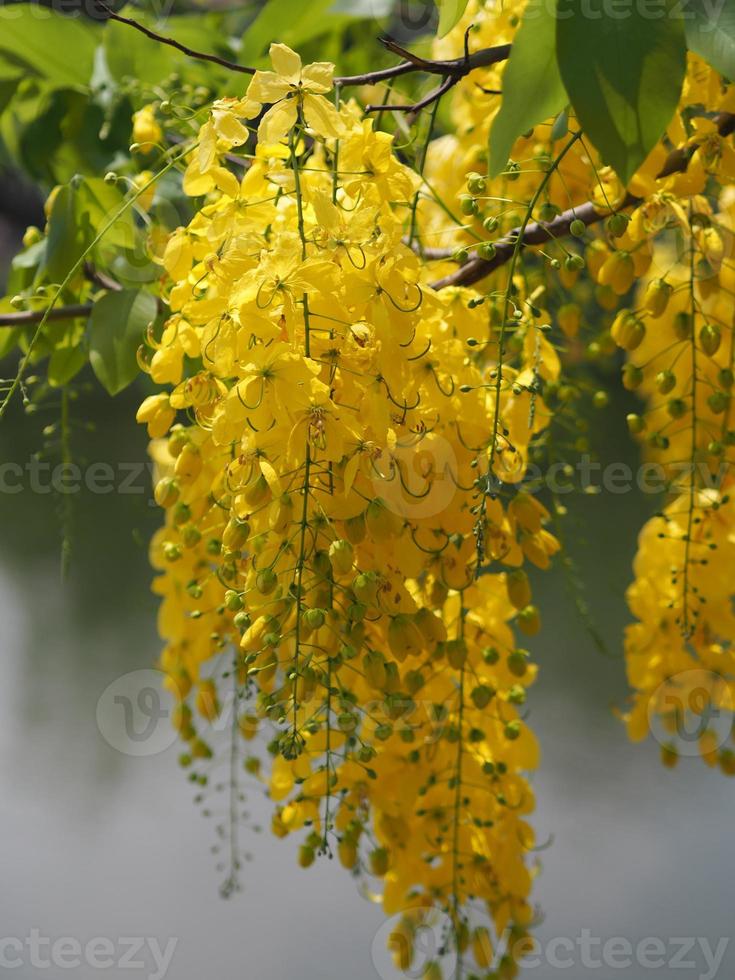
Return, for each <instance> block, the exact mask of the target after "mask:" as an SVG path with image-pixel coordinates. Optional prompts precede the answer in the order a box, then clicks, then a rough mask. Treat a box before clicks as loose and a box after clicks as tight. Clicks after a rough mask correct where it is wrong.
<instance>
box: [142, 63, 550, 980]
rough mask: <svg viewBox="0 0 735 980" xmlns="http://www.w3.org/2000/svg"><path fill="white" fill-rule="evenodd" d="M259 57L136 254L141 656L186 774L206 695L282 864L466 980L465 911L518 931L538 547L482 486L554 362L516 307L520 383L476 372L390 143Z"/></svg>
mask: <svg viewBox="0 0 735 980" xmlns="http://www.w3.org/2000/svg"><path fill="white" fill-rule="evenodd" d="M271 58H272V62H273V68H274V71H273V72H258V73H257V74H256V75H255V76H254V78H253V80H252V82H251V84H250V87H249V89H248V92H247V96H246V98H245V99H243V100H221V101H220V102H218V103H217V104H216V105H215V106H214V109H213V111H212V114H211V117H210V119H209V120H208V121H207V122H206V123H205V124H204V126H203V128H202V131H201V135H200V140H199V145H198V148H197V150H196V151H195V152H194V153H193V155H192V159H191V161H190V163H189V166H188V169H187V173H186V186H187V188H188V190H189V192H190V193H192V194H196V195H200V194H205V195H206V197H205V203H204V205H203V206H202V208H201V210H199V211H198V212H197V214H196V215H195V217H194V219H193V220H192V222H191V223H190V224H189V226H188V227H186V228H181V229H178V230H177V231H176V232H175V233H174V234H173V235H172V236H171V238H170V240H169V243H168V246H167V248H166V252H165V255H164V258H163V261H164V265H165V269H166V273H167V276H168V279H169V280H170V286H169V289H168V295H167V299H168V302H169V304H170V308H171V316H170V318H169V320H168V322H167V323H166V326H165V328H164V330H163V334H162V336H161V337H160V338H158V339H154V338H153V337H151V339H150V343H151V348H152V350H151V353H150V355H149V365H148V369H149V371H150V375H151V377H152V378H153V380H154V381H156V382H157V383H159V384H161V385H167V386H169V391H168V393H164V394H159V395H154V396H151V397H150V398H148V399H146V401H145V402H144V403H143V405H142V406H141V408H140V411H139V414H138V418H139V421H141V422H145V423H146V424H147V425H148V429H149V432H150V435H151V437H152V438H153V439H154V440H156V441H155V442H154V444H153V453H154V455H155V458H156V460H157V463H158V466H159V479H158V482H157V485H156V498H157V500H158V502H159V503H160V504H161V505H162V506H163V507H164V508H166V515H167V520H166V526H165V527H164V528H163V529H161V531H160V532H159V533H158V534H157V535H156V537H155V540H154V542H153V545H152V561H153V563H154V565H155V567H156V568H158V569H159V570H160V573H161V574H160V576H159V578H158V579H157V581H156V586H155V588H156V591H157V592H158V593H159V594H160V595H161V598H162V603H161V612H160V622H159V626H160V631H161V634H162V636H163V637H164V638H165V641H166V646H165V649H164V652H163V654H162V659H161V663H162V666H163V668H164V670H165V671H166V672H167V674H168V677H169V683H170V686H171V689H172V690H173V691H174V693H175V694H176V696H177V697H178V698H179V707H178V710H177V716H176V723H177V726H178V727H179V730H180V732H181V734H182V736H183V738H184V739H185V740H186V741H187V742H188V743H189V746H190V755H191V757H193V758H194V759H205V758H207V757H208V756H209V755H210V754H211V752H212V749H211V746H210V744H209V741H208V735H207V724H208V723H211V722H215V721H216V720H217V719H218V717H219V716H220V713H221V712H222V711H223V706H224V688H225V687H227V688H228V689H229V688H232V689H233V690H234V691H235V694H236V705H237V712H238V714H237V719H236V720H237V724H238V725H239V728H240V730H241V732H242V735H243V736H244V737H245V738H246V739H252V738H253V737H254V736H255V734H256V732H257V731H258V730H259V729H260V730H263V729H265V730H267V731H268V732H269V735H268V755H269V756H270V759H271V762H270V765H268V766H267V767H266V769H265V770H261V769H260V768H259V766H258V764H257V763H254V762H253V760H252V759H250V760H249V761H248V767H249V768H250V769H252V770H253V771H255V772H258V773H260V775H261V776H262V778H263V779H264V781H265V783H266V784H267V786H268V791H269V794H270V796H271V798H272V799H273V801H274V803H275V807H276V809H275V813H274V820H273V829H274V831H275V832H276V833H277V834H279V835H286V834H289V833H291V832H296V831H301V832H303V839H302V846H301V851H300V861H301V863H302V865H304V866H306V865H308V864H310V863H311V862H312V861H313V860H314V858H315V856H316V855H317V853H323V852H329V853H331V852H332V850H336V851H337V852H338V855H339V858H340V860H341V862H342V863H343V864H344V865H345V866H346V867H348V868H350V869H354V870H355V871H356V872H359V873H361V874H364V875H370V876H372V878H374V879H375V880H376V881H377V883H378V884H379V885H380V893H381V897H382V902H383V905H384V907H385V910H386V912H387V913H388V914H395V913H406V918H405V919H404V920H403V925H402V927H401V928H402V929H405V930H406V931H407V932H408V933H411V932H412V930H414V929H415V928H416V925H417V923H418V921H419V919H420V917H421V916H423V915H425V914H428V911H429V910H432V909H434V910H435V909H439V910H441V911H443V912H444V913H445V914H446V915H448V916H449V919H450V921H451V923H452V931H453V934H454V945H455V947H456V951H457V955H458V956H459V958H460V959H461V960H468V959H469V958H470V957H471V958H472V959H474V961H475V963H476V965H477V967H478V968H479V969H482V968H483V967H485V966H487V965H488V964H489V962H490V960H491V958H492V950H491V947H490V945H489V942H490V934H489V933H488V931H487V928H486V927H485V926H483V925H482V924H477V922H476V921H474V922H473V918H472V915H471V909H472V908H473V907H476V903H479V905H480V906H481V907H484V908H485V910H486V912H487V913H489V915H490V916H491V918H492V920H493V922H494V924H495V928H496V929H497V930H501V931H502V930H503V929H505V928H506V926H508V925H510V926H512V927H513V929H514V930H515V932H514V935H516V936H517V937H519V938H520V937H522V936H523V935H525V930H526V927H527V926H528V925H529V924H530V922H531V919H532V912H531V908H530V905H529V903H528V896H529V890H530V884H531V877H532V868H531V867H530V863H529V860H528V858H529V851H530V849H531V848H532V846H533V833H532V830H531V828H530V827H529V825H528V824H527V822H526V817H527V815H528V814H529V813H530V812H531V810H532V808H533V794H532V791H531V788H530V786H529V784H528V782H527V778H526V772H527V771H528V770H530V769H532V768H534V766H535V765H536V762H537V747H536V743H535V740H534V737H533V735H532V733H531V732H530V730H529V729H528V728H527V726H526V724H525V723H524V721H523V717H522V713H523V709H522V706H523V704H524V702H525V699H526V688H527V687H528V685H529V684H530V683H531V682H532V680H533V678H534V676H535V667H534V666H533V665H532V663H531V662H530V660H529V654H528V652H527V651H526V650H524V649H523V648H521V647H519V646H518V644H517V642H516V640H515V637H514V632H513V622H514V621H516V622H517V623H518V625H519V626H520V627H521V629H522V630H523V631H525V632H526V633H529V634H530V633H533V632H535V631H536V630H537V629H538V625H539V616H538V611H537V610H536V608H535V607H534V606H533V605H532V604H531V592H530V587H529V582H528V578H527V576H526V573H525V571H524V570H523V568H522V565H523V563H524V561H526V560H528V561H530V562H531V563H533V564H535V565H537V566H539V567H546V566H547V565H548V564H549V560H550V556H551V555H553V553H554V552H555V551H556V550H557V547H558V545H557V542H556V540H555V539H554V537H553V536H552V535H551V534H550V533H549V532H548V531H547V530H546V529H545V527H544V524H545V523H546V521H547V519H548V514H547V512H546V511H545V509H544V508H543V506H542V505H541V504H540V503H538V502H537V501H536V500H535V499H534V498H533V497H531V496H529V495H527V494H524V493H515V494H512V495H509V496H510V499H509V502H508V503H507V505H506V506H504V504H503V502H502V501H501V499H500V497H499V496H498V494H497V492H496V489H497V485H498V481H508V480H518V479H520V478H521V477H522V475H523V472H524V470H525V467H526V464H527V459H528V451H529V445H530V443H531V440H532V438H533V436H534V434H535V433H537V432H539V431H540V430H541V429H542V428H543V426H544V425H545V424H546V418H547V413H546V411H545V408H544V405H543V402H542V400H541V398H540V396H538V394H537V392H536V391H535V390H534V388H533V385H532V384H531V382H532V380H533V377H534V375H535V374H538V373H539V372H543V375H544V376H546V377H549V378H552V377H555V376H556V374H557V373H558V359H557V358H556V354H555V352H554V351H553V349H552V348H551V346H550V345H549V344H548V341H546V339H545V337H544V331H543V329H542V321H543V313H542V311H541V310H540V309H537V308H535V307H534V308H533V312H528V311H526V310H524V311H523V312H522V313H521V314H520V320H523V323H524V330H525V333H526V336H527V342H526V346H525V350H526V352H527V353H526V354H524V355H523V358H526V359H527V361H528V363H529V365H530V364H532V365H533V367H530V366H529V367H528V368H523V367H521V369H519V370H514V369H511V368H510V367H503V369H502V371H501V370H499V366H498V350H499V347H498V336H497V333H498V324H497V321H496V318H495V319H494V315H493V313H489V312H488V306H486V305H484V304H483V302H482V301H481V298H480V297H479V296H478V295H477V294H475V293H473V292H471V291H468V290H462V289H448V290H444V291H442V292H441V293H439V292H436V291H434V290H433V289H432V288H431V287H430V286H429V285H428V283H427V281H426V280H427V278H428V274H427V272H426V271H425V270H424V269H423V267H422V264H421V263H420V261H419V259H418V258H417V256H416V255H415V253H414V251H413V250H412V249H411V248H409V247H408V246H407V245H406V244H405V241H404V236H405V235H406V229H407V227H408V226H409V225H410V222H411V216H412V213H413V211H412V209H413V202H414V198H415V195H416V192H417V190H418V188H419V181H418V178H417V176H416V175H415V174H414V173H413V172H412V171H411V170H409V169H408V168H407V167H406V166H404V165H403V164H401V163H400V162H399V161H398V159H397V158H396V156H395V154H394V153H393V149H392V141H391V138H390V137H389V136H388V135H386V134H384V133H381V132H377V131H375V130H374V129H373V126H372V123H371V121H369V120H366V119H365V118H363V117H362V115H361V113H360V112H359V111H358V109H357V107H356V106H355V105H353V104H347V105H344V104H341V105H333V104H332V103H331V102H330V101H328V99H327V97H326V96H327V93H328V92H329V90H330V87H331V79H332V67H331V66H328V65H323V64H318V65H309V66H306V67H304V66H302V65H301V61H300V59H299V57H298V55H296V54H295V53H294V52H293V51H291V50H290V49H288V48H286V47H285V46H283V45H273V46H272V48H271ZM264 105H269V106H270V107H269V108H268V109H267V111H266V112H265V114H264V115H262V118H261V120H260V123H259V127H258V140H257V143H256V144H255V148H254V151H253V152H252V153H249V154H248V155H245V149H247V147H246V144H248V145H252V142H253V138H252V137H253V134H252V132H251V129H250V128H249V127H248V125H247V122H246V121H247V120H248V119H254V118H256V116H258V115H260V114H261V107H262V106H264ZM238 148H240V149H239V152H240V154H242V157H241V159H243V160H247V165H246V167H245V171H244V174H241V175H240V176H236V175H235V173H234V172H233V169H232V168H231V167H229V166H228V165H227V164H228V155H229V156H230V157H231V156H232V152H233V150H236V151H237V149H238ZM511 309H515V306H514V305H513V304H511ZM495 317H497V310H496V311H495ZM524 371H525V373H524ZM177 413H187V414H188V418H189V421H188V423H187V424H181V423H177V424H173V423H174V420H175V418H176V414H177ZM172 425H173V427H171V426H172ZM169 430H170V431H169ZM167 432H168V436H167V438H166V439H165V440H164V439H163V437H164V436H165V435H166V433H167ZM495 563H497V564H495ZM503 566H505V568H506V570H505V571H502V570H501V569H502V567H503ZM395 948H396V951H397V952H396V958H397V961H398V962H399V964H400V965H402V966H403V967H406V968H407V967H408V966H409V965H410V961H411V955H412V953H411V944H410V943H409V944H408V945H407V946H406V945H405V944H402V943H397V944H396V947H395ZM432 969H434V971H435V975H438V974H436V971H437V970H438V969H439V966H438V964H434V966H433V967H432ZM505 969H506V971H507V973H508V975H513V973H514V970H515V967H514V965H513V963H512V962H509V963H507V964H506V967H505ZM460 975H461V968H460Z"/></svg>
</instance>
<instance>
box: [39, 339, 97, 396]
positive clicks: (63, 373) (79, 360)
mask: <svg viewBox="0 0 735 980" xmlns="http://www.w3.org/2000/svg"><path fill="white" fill-rule="evenodd" d="M86 363H87V351H86V350H85V349H84V347H83V346H82V345H81V344H79V345H78V346H76V347H57V348H56V350H55V351H54V352H53V354H52V355H51V357H50V358H49V362H48V380H49V384H50V385H51V386H52V387H53V388H62V387H63V386H64V385H66V384H69V382H70V381H71V379H72V378H73V377H75V375H77V374H79V372H80V371H81V370H82V368H83V367H84V365H85V364H86Z"/></svg>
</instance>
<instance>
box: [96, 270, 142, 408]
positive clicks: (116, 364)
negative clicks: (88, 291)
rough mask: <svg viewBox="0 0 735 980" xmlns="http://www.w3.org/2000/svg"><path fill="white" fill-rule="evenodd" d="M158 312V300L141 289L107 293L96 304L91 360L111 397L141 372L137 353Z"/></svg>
mask: <svg viewBox="0 0 735 980" xmlns="http://www.w3.org/2000/svg"><path fill="white" fill-rule="evenodd" d="M156 309H157V307H156V299H155V297H154V296H151V294H150V293H146V292H144V291H143V290H141V289H123V290H121V291H120V292H118V293H106V294H105V295H104V296H103V297H102V298H101V299H100V300H98V301H97V303H95V305H94V310H93V311H92V316H91V317H90V321H89V361H90V363H91V365H92V370H93V371H94V373H95V374H96V375H97V378H98V380H99V381H100V383H101V384H102V385H103V386H104V387H105V388H106V389H107V391H108V392H109V393H110V394H111V395H117V394H118V392H120V391H122V390H123V388H126V387H127V386H128V385H129V384H130V383H131V382H132V381H133V380H134V379H135V377H136V375H137V374H138V373H139V372H140V368H139V367H138V359H137V356H136V355H137V350H138V347H139V346H140V345H141V344H142V343H143V334H144V332H145V330H146V329H147V327H148V324H149V323H150V322H151V321H152V320H154V319H155V317H156Z"/></svg>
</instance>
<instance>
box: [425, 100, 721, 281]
mask: <svg viewBox="0 0 735 980" xmlns="http://www.w3.org/2000/svg"><path fill="white" fill-rule="evenodd" d="M716 121H717V129H718V132H719V134H720V136H729V135H730V134H731V133H732V132H733V131H735V114H732V113H729V112H723V113H721V114H720V115H719V116H718V117H717V120H716ZM695 149H696V147H693V146H692V147H688V148H686V149H676V150H673V151H672V152H671V153H670V154H669V156H668V158H667V159H666V161H665V163H664V165H663V167H662V168H661V170H660V172H659V174H658V179H662V178H664V177H670V176H671V175H672V174H675V173H682V172H683V171H685V170H686V168H687V167H688V166H689V161H690V160H691V158H692V155H693V153H694V150H695ZM642 200H643V198H640V197H636V196H635V195H634V194H626V196H625V199H624V200H623V202H622V203H621V204H620V205H618V207H617V209H616V210H618V211H624V210H626V209H627V208H631V207H636V206H637V205H638V204H640V203H641V201H642ZM609 214H610V212H609V211H602V212H601V211H598V210H597V208H596V207H595V205H594V204H593V203H592V202H591V201H587V202H586V203H585V204H581V205H579V206H578V207H573V208H569V209H568V210H567V211H564V212H563V213H562V214H560V215H558V216H557V217H556V218H554V220H553V221H550V222H548V223H546V222H540V221H539V222H534V223H533V224H529V225H528V226H527V228H526V230H525V232H524V233H523V240H522V242H521V248H527V247H528V246H530V245H543V244H544V243H545V242H548V241H551V240H556V239H557V238H564V237H566V236H567V235H568V234H569V229H570V227H571V224H572V222H573V221H581V222H582V223H583V224H585V225H587V226H588V227H589V226H590V225H593V224H595V223H596V222H598V221H602V220H603V218H606V217H608V216H609ZM519 234H520V229H519V228H514V229H513V230H512V231H510V232H508V234H507V235H506V236H505V237H504V238H501V239H500V241H498V242H495V255H494V256H493V257H492V259H481V258H479V257H476V258H473V259H470V261H469V262H466V263H465V264H464V265H463V266H462V267H461V268H459V269H457V271H456V272H453V273H451V274H450V275H448V276H445V277H444V278H443V279H439V280H438V281H437V282H434V283H432V286H433V288H434V289H443V288H444V287H445V286H472V285H474V284H475V283H477V282H480V280H481V279H484V278H485V277H486V276H489V275H490V273H491V272H495V270H496V269H499V268H500V267H501V266H503V265H505V263H506V262H508V260H509V259H510V258H511V256H512V255H513V251H514V249H515V246H516V243H517V240H518V235H519ZM444 257H445V258H449V256H444Z"/></svg>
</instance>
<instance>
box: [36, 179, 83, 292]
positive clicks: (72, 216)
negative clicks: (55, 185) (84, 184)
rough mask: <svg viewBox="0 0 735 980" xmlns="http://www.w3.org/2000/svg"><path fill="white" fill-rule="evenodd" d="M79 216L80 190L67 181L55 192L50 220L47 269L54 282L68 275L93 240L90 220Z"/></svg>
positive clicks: (47, 242)
mask: <svg viewBox="0 0 735 980" xmlns="http://www.w3.org/2000/svg"><path fill="white" fill-rule="evenodd" d="M78 219H79V209H78V207H77V191H76V190H75V188H74V187H72V186H71V184H65V185H64V186H63V187H60V188H59V190H58V191H57V193H56V195H55V196H54V199H53V204H52V205H51V213H50V215H49V220H48V235H47V241H46V265H45V270H44V271H45V273H46V275H47V276H48V278H49V279H50V281H51V282H57V283H58V282H61V281H62V280H63V279H64V278H65V277H66V275H67V273H68V272H69V271H70V270H71V269H72V267H73V266H74V265H75V264H76V263H77V262H78V261H79V259H80V258H81V257H82V254H83V253H84V250H85V249H86V248H87V246H88V245H89V243H90V241H91V240H92V239H91V238H90V235H89V224H88V223H86V225H85V224H84V223H82V222H80V221H79V220H78Z"/></svg>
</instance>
